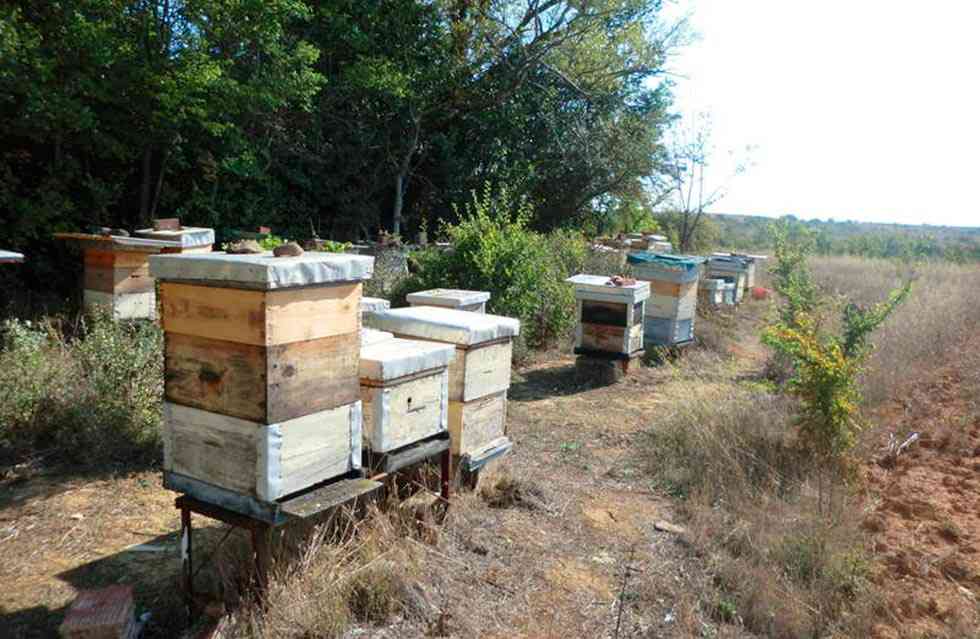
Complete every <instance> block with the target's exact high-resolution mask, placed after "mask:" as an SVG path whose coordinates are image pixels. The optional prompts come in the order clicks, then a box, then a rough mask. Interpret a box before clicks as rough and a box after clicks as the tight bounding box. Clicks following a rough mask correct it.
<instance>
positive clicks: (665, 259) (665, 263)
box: [626, 252, 705, 271]
mask: <svg viewBox="0 0 980 639" xmlns="http://www.w3.org/2000/svg"><path fill="white" fill-rule="evenodd" d="M626 260H627V261H628V262H629V263H630V264H638V265H642V266H654V267H659V268H663V269H666V270H672V271H691V270H694V269H696V268H697V267H698V265H700V264H703V263H704V262H705V258H703V257H699V256H696V255H673V254H668V253H651V252H639V253H630V254H629V255H627V256H626Z"/></svg>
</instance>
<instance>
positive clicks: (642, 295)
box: [565, 273, 650, 302]
mask: <svg viewBox="0 0 980 639" xmlns="http://www.w3.org/2000/svg"><path fill="white" fill-rule="evenodd" d="M565 281H566V282H570V283H571V284H574V285H575V297H603V298H611V297H613V298H622V300H623V301H624V302H626V301H633V302H641V301H643V300H645V299H647V298H649V297H650V283H649V282H644V281H641V280H637V281H634V282H633V283H632V284H627V285H626V286H616V285H614V284H612V278H610V277H606V276H604V275H587V274H585V273H580V274H578V275H573V276H572V277H570V278H568V279H567V280H565Z"/></svg>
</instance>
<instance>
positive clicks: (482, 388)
mask: <svg viewBox="0 0 980 639" xmlns="http://www.w3.org/2000/svg"><path fill="white" fill-rule="evenodd" d="M365 322H366V323H367V324H368V325H370V326H371V327H372V328H375V329H379V330H383V331H390V332H391V333H393V334H394V335H395V336H396V337H402V338H406V339H419V340H426V341H434V342H441V343H444V344H452V345H453V346H454V347H455V349H456V356H455V358H454V359H453V361H452V362H451V363H450V365H449V433H450V438H451V439H452V450H453V454H454V455H457V456H463V455H469V456H471V457H477V456H479V455H480V454H481V453H482V452H484V451H486V450H488V449H490V448H494V447H499V446H500V445H501V444H502V441H501V440H504V441H506V437H505V431H506V407H507V389H508V388H510V368H511V354H512V351H513V344H512V340H513V338H514V337H516V336H517V335H518V333H519V332H520V322H519V321H517V320H516V319H512V318H509V317H500V316H497V315H486V314H479V313H471V312H467V311H457V310H453V309H447V308H439V307H436V306H416V307H410V308H400V309H395V310H391V311H388V312H386V313H374V314H372V315H370V317H366V318H365Z"/></svg>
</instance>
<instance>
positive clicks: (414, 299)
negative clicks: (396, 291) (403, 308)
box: [405, 288, 490, 308]
mask: <svg viewBox="0 0 980 639" xmlns="http://www.w3.org/2000/svg"><path fill="white" fill-rule="evenodd" d="M405 299H406V300H407V301H408V303H409V304H411V305H412V306H418V305H420V304H428V305H430V306H445V307H446V308H460V307H462V306H471V305H473V304H483V303H485V302H487V301H488V300H489V299H490V293H488V292H487V291H464V290H462V289H455V288H434V289H431V290H428V291H419V292H417V293H409V294H408V295H407V296H406V297H405Z"/></svg>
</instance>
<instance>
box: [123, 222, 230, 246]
mask: <svg viewBox="0 0 980 639" xmlns="http://www.w3.org/2000/svg"><path fill="white" fill-rule="evenodd" d="M136 237H142V238H146V239H148V240H163V241H165V242H174V243H175V244H177V245H179V246H180V247H181V248H195V247H198V246H211V245H212V244H214V229H206V228H200V227H196V226H184V227H181V228H180V230H177V231H166V230H159V231H157V230H154V229H140V230H138V231H136Z"/></svg>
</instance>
